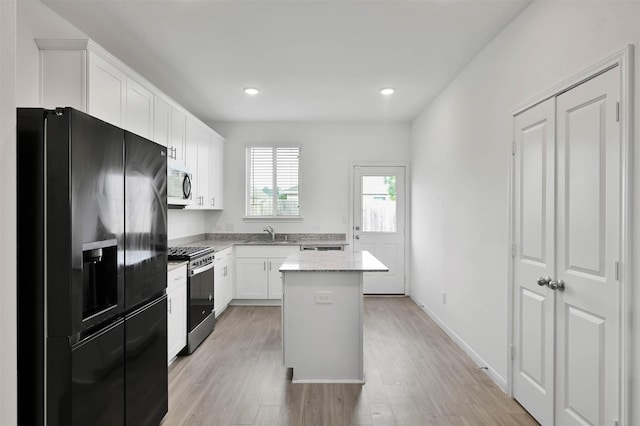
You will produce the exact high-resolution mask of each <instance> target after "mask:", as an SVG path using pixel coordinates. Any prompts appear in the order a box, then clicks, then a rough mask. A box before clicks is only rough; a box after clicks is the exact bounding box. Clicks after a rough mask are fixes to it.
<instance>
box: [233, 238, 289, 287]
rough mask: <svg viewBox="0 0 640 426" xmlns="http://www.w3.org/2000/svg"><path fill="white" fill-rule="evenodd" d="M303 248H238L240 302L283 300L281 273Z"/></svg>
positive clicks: (237, 272) (237, 284)
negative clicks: (242, 300) (286, 263)
mask: <svg viewBox="0 0 640 426" xmlns="http://www.w3.org/2000/svg"><path fill="white" fill-rule="evenodd" d="M299 250H300V247H299V246H286V247H282V246H279V247H272V246H238V247H237V248H236V291H235V298H236V299H282V274H281V273H280V271H279V269H280V266H282V263H283V262H284V261H285V260H286V259H287V257H288V256H289V255H290V254H292V253H295V252H297V251H299Z"/></svg>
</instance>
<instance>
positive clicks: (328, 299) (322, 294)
mask: <svg viewBox="0 0 640 426" xmlns="http://www.w3.org/2000/svg"><path fill="white" fill-rule="evenodd" d="M315 298H316V303H327V304H330V303H333V292H332V291H316V292H315Z"/></svg>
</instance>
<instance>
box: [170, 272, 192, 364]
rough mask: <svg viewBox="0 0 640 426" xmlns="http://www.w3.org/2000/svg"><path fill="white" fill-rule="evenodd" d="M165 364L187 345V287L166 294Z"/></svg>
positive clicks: (183, 286) (182, 286)
mask: <svg viewBox="0 0 640 426" xmlns="http://www.w3.org/2000/svg"><path fill="white" fill-rule="evenodd" d="M167 322H168V324H167V362H170V361H171V360H172V359H173V358H174V357H175V356H176V355H178V353H179V352H180V351H181V350H182V349H183V348H184V347H185V346H186V345H187V286H186V284H183V285H181V286H179V287H177V288H174V289H173V290H171V291H169V292H167Z"/></svg>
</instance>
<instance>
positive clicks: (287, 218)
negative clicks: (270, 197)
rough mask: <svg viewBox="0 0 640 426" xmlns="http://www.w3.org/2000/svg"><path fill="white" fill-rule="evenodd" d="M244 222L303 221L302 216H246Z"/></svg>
mask: <svg viewBox="0 0 640 426" xmlns="http://www.w3.org/2000/svg"><path fill="white" fill-rule="evenodd" d="M242 221H243V222H302V221H303V217H302V216H244V217H243V218H242Z"/></svg>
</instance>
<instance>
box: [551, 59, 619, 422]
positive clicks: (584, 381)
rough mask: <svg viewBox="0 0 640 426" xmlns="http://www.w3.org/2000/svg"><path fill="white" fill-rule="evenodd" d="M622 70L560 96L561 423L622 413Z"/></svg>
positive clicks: (558, 295)
mask: <svg viewBox="0 0 640 426" xmlns="http://www.w3.org/2000/svg"><path fill="white" fill-rule="evenodd" d="M619 101H620V71H619V69H618V68H614V69H612V70H610V71H607V72H606V73H604V74H601V75H600V76H598V77H596V78H593V79H591V80H589V81H587V82H586V83H583V84H581V85H579V86H577V87H575V88H574V89H572V90H570V91H568V92H565V93H564V94H562V95H560V96H558V97H557V126H558V127H557V143H558V147H557V170H558V175H557V179H558V182H557V188H558V194H557V207H556V208H557V243H556V244H557V246H556V247H557V254H556V261H557V265H556V277H557V278H556V279H557V280H561V281H563V282H564V285H565V289H564V291H557V292H556V299H557V300H556V333H557V335H556V336H557V337H556V365H557V368H556V384H557V386H556V424H558V425H563V426H564V425H573V424H575V425H583V424H591V425H613V424H615V423H614V421H616V420H617V419H618V415H619V408H618V406H619V389H620V370H619V368H620V314H619V312H620V310H619V309H620V283H619V281H618V279H617V276H616V265H617V263H616V262H617V261H618V259H619V253H620V193H621V166H622V165H621V151H620V149H621V140H620V123H619V122H618V120H617V104H618V102H619Z"/></svg>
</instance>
